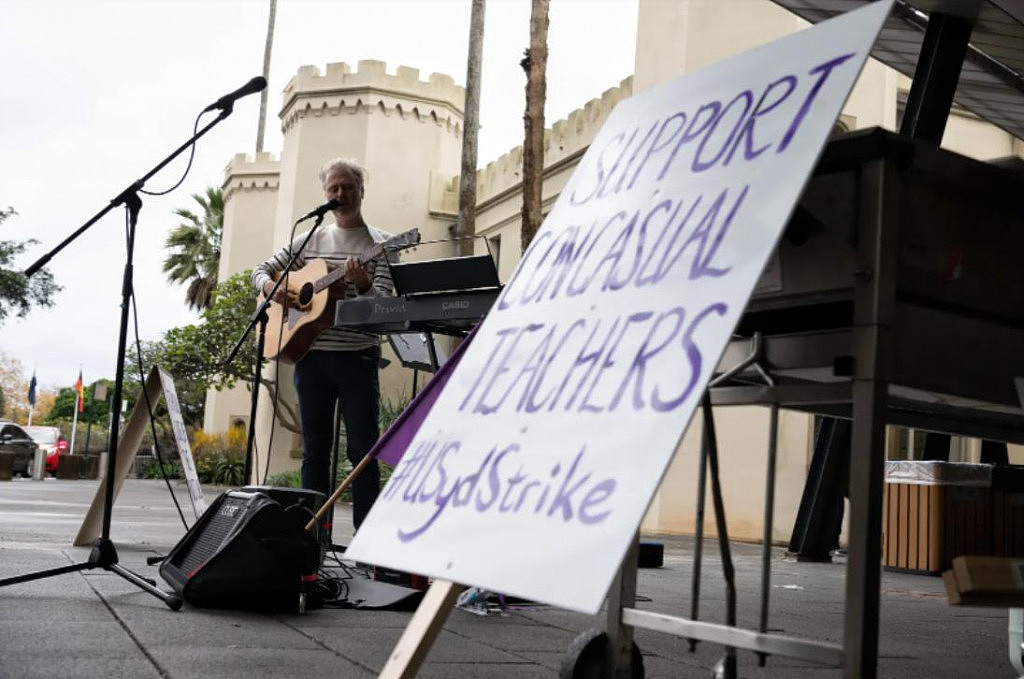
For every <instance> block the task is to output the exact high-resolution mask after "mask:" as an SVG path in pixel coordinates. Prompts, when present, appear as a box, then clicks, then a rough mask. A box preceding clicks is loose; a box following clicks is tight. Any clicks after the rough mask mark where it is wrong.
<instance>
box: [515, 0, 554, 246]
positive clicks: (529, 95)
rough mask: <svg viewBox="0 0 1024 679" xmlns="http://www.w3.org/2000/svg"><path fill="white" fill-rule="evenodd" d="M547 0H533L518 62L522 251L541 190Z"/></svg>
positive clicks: (537, 219)
mask: <svg viewBox="0 0 1024 679" xmlns="http://www.w3.org/2000/svg"><path fill="white" fill-rule="evenodd" d="M549 5H550V0H533V8H532V10H531V13H530V49H529V50H527V52H526V58H525V59H523V61H522V66H523V69H524V70H525V71H526V114H525V115H524V116H523V122H524V124H525V128H526V138H525V141H524V143H523V224H522V231H521V235H522V247H523V252H526V248H527V247H528V246H529V245H530V241H532V240H533V237H534V235H536V233H537V229H538V228H540V223H541V221H542V219H543V215H542V214H541V198H542V193H543V188H544V99H545V96H546V92H547V81H546V75H545V73H546V71H547V66H548V7H549Z"/></svg>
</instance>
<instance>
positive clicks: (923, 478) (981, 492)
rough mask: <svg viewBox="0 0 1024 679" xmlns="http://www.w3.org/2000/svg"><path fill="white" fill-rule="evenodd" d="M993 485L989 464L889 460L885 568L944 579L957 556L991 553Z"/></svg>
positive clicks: (887, 470) (884, 546) (887, 469)
mask: <svg viewBox="0 0 1024 679" xmlns="http://www.w3.org/2000/svg"><path fill="white" fill-rule="evenodd" d="M991 486H992V466H991V465H987V464H968V463H960V462H935V461H914V460H891V461H889V462H886V465H885V502H884V507H883V515H882V533H883V536H882V544H883V565H884V566H885V568H886V569H889V570H900V571H909V572H913V573H929V574H934V575H938V574H941V573H942V571H944V570H947V569H948V568H950V566H951V565H952V561H953V557H955V556H961V555H967V554H972V555H989V554H991V552H992V534H991V533H992V511H991Z"/></svg>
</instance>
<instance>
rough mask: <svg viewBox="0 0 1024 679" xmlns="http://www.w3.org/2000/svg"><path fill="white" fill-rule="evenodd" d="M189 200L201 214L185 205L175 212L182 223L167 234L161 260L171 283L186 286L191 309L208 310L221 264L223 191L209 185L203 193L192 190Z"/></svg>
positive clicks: (186, 294) (186, 300) (186, 298)
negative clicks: (165, 255) (196, 204)
mask: <svg viewBox="0 0 1024 679" xmlns="http://www.w3.org/2000/svg"><path fill="white" fill-rule="evenodd" d="M192 199H193V200H195V202H196V203H198V204H199V207H200V208H202V213H201V214H199V215H197V214H196V213H194V212H192V211H191V210H188V209H185V208H179V209H177V210H175V211H174V214H176V215H178V216H179V217H181V218H182V219H184V220H185V222H184V223H182V224H179V225H178V226H176V227H175V228H174V230H173V231H171V233H170V235H168V236H167V241H166V242H165V244H164V245H165V247H166V248H167V249H168V250H169V251H170V253H169V254H168V255H167V258H166V259H164V273H166V274H167V280H169V281H171V282H172V283H178V284H181V285H187V286H188V287H187V289H186V290H185V303H186V304H188V307H189V308H190V309H208V308H209V307H210V304H211V303H212V301H213V291H214V290H215V289H216V288H217V269H218V268H219V267H220V243H221V235H222V233H223V231H224V193H223V191H222V190H221V189H220V188H218V187H215V186H210V187H207V189H206V195H205V196H201V195H199V194H198V193H194V194H192Z"/></svg>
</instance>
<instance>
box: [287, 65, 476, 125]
mask: <svg viewBox="0 0 1024 679" xmlns="http://www.w3.org/2000/svg"><path fill="white" fill-rule="evenodd" d="M465 99H466V91H465V89H464V88H462V87H460V86H458V85H456V84H455V81H454V80H453V79H452V78H451V76H447V75H444V74H441V73H431V74H430V76H429V77H428V78H427V80H420V71H419V69H417V68H410V67H408V66H399V67H398V70H397V71H396V72H395V74H394V75H391V74H389V73H388V72H387V65H386V64H385V63H384V62H383V61H374V60H362V61H360V62H359V64H358V69H357V70H356V71H354V72H353V71H352V68H351V67H350V66H349V65H348V64H346V63H334V64H327V71H326V73H321V71H320V69H319V68H318V67H316V66H302V67H300V68H299V71H298V73H297V74H295V75H294V76H293V77H292V79H291V80H289V81H288V84H287V85H286V86H285V88H284V102H283V105H282V107H281V113H280V118H281V129H282V131H284V132H287V131H288V130H289V129H290V128H291V127H292V126H294V125H295V123H296V121H298V120H300V119H302V118H305V117H310V116H341V115H376V114H379V115H384V116H398V117H399V118H401V119H407V120H410V121H416V122H419V123H424V124H427V123H429V124H433V125H438V126H442V127H445V128H447V129H448V130H450V131H451V132H452V133H453V134H458V135H461V134H462V121H463V111H464V107H465Z"/></svg>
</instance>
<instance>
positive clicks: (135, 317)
mask: <svg viewBox="0 0 1024 679" xmlns="http://www.w3.org/2000/svg"><path fill="white" fill-rule="evenodd" d="M131 300H132V321H133V326H134V328H135V363H136V365H137V367H138V369H139V384H140V385H141V387H142V397H143V398H144V399H145V400H146V412H147V413H148V414H149V431H150V435H151V436H152V437H153V452H154V453H155V455H156V463H157V466H159V467H160V476H162V477H163V479H164V484H165V485H166V486H167V492H168V493H170V494H171V500H172V501H173V502H174V507H175V509H177V510H178V516H179V517H181V524H182V525H183V526H185V532H188V530H189V525H188V521H186V520H185V512H183V511H182V510H181V504H180V503H179V502H178V496H177V495H175V494H174V489H173V488H172V487H171V480H170V477H169V476H168V475H167V470H166V469H165V468H164V460H163V455H162V454H161V453H160V444H159V443H157V437H156V413H155V412H154V408H153V403H152V402H151V401H150V399H149V392H148V391H146V375H145V374H144V370H143V367H142V343H141V341H140V340H139V310H138V307H137V306H136V303H135V289H134V288H132V291H131Z"/></svg>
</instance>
